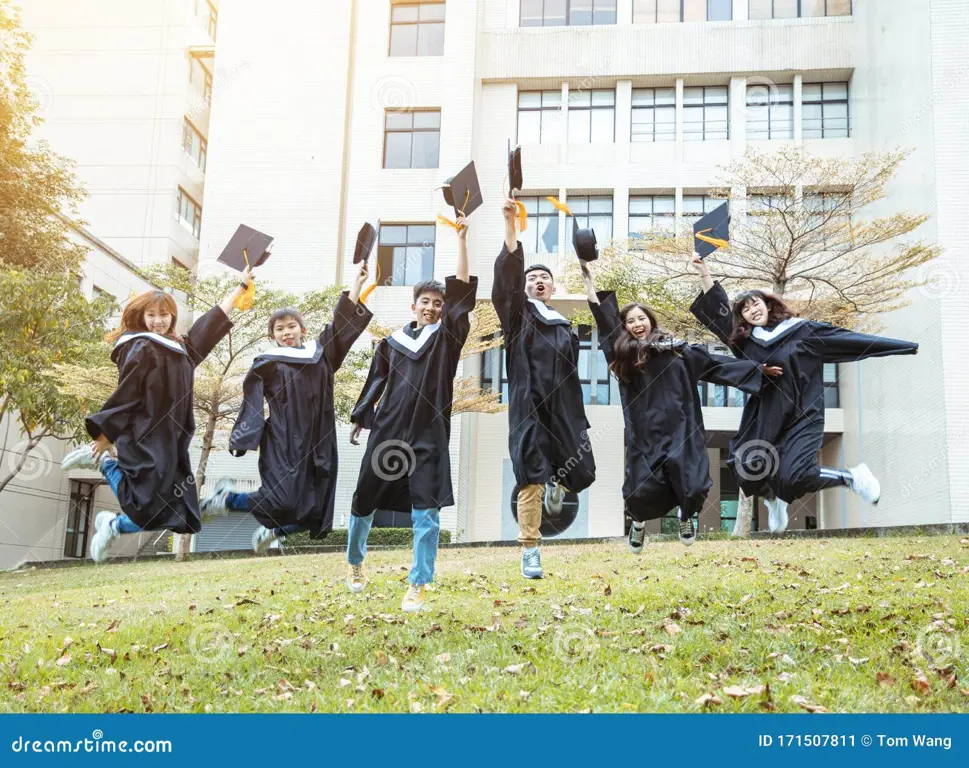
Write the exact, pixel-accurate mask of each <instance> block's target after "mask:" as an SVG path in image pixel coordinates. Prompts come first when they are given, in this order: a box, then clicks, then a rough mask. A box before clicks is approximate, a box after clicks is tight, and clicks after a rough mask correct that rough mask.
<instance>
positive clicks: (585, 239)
mask: <svg viewBox="0 0 969 768" xmlns="http://www.w3.org/2000/svg"><path fill="white" fill-rule="evenodd" d="M572 245H573V246H575V255H576V256H578V257H579V260H580V261H595V260H596V259H598V258H599V246H598V245H596V233H595V230H594V229H579V228H578V227H576V228H575V229H574V230H573V231H572Z"/></svg>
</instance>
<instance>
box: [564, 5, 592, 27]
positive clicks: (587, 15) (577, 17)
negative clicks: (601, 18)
mask: <svg viewBox="0 0 969 768" xmlns="http://www.w3.org/2000/svg"><path fill="white" fill-rule="evenodd" d="M569 24H570V25H571V26H584V25H589V24H592V0H572V2H571V3H570V5H569Z"/></svg>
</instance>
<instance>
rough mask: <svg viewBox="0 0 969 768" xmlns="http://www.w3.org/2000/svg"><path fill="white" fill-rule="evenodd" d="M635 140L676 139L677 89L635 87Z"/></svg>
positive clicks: (633, 125)
mask: <svg viewBox="0 0 969 768" xmlns="http://www.w3.org/2000/svg"><path fill="white" fill-rule="evenodd" d="M629 140H630V141H633V142H641V141H645V142H653V141H676V89H675V88H634V89H633V103H632V131H631V132H630V136H629Z"/></svg>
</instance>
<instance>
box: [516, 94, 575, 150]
mask: <svg viewBox="0 0 969 768" xmlns="http://www.w3.org/2000/svg"><path fill="white" fill-rule="evenodd" d="M536 93H537V94H538V95H539V101H538V104H539V105H538V106H537V107H523V106H522V96H526V95H529V94H536ZM553 93H554V94H557V96H558V103H557V104H554V105H552V106H549V107H546V106H545V97H546V95H550V94H553ZM522 112H526V113H531V112H537V113H538V143H539V144H561V143H562V137H563V135H564V136H565V137H566V138H567V137H568V129H569V126H568V121H567V119H566V118H565V116H564V115H563V110H562V91H561V90H558V91H553V90H551V89H549V90H544V91H519V92H518V113H517V121H516V123H515V136H516V139H517V143H518V144H529V143H531V142H525V141H522V139H521V133H522V124H521V119H522V118H521V116H522ZM546 113H548V114H549V115H550V116H551V115H555V117H554V121H555V123H554V124H555V129H554V132H555V133H556V134H557V135H555V136H554V137H551V136H550V138H549V141H545V134H546V130H545V129H546V122H545V115H546ZM563 124H564V133H563ZM548 132H549V133H550V134H551V133H552V127H551V126H549V131H548Z"/></svg>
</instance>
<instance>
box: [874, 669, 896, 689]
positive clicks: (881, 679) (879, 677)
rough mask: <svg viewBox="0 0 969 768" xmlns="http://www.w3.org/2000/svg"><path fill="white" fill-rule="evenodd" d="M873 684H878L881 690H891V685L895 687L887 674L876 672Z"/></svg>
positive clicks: (893, 680) (893, 681)
mask: <svg viewBox="0 0 969 768" xmlns="http://www.w3.org/2000/svg"><path fill="white" fill-rule="evenodd" d="M875 682H876V683H878V684H879V685H880V686H881V687H882V688H891V687H892V686H893V685H895V678H894V677H892V676H891V675H890V674H888V673H887V672H876V673H875Z"/></svg>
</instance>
